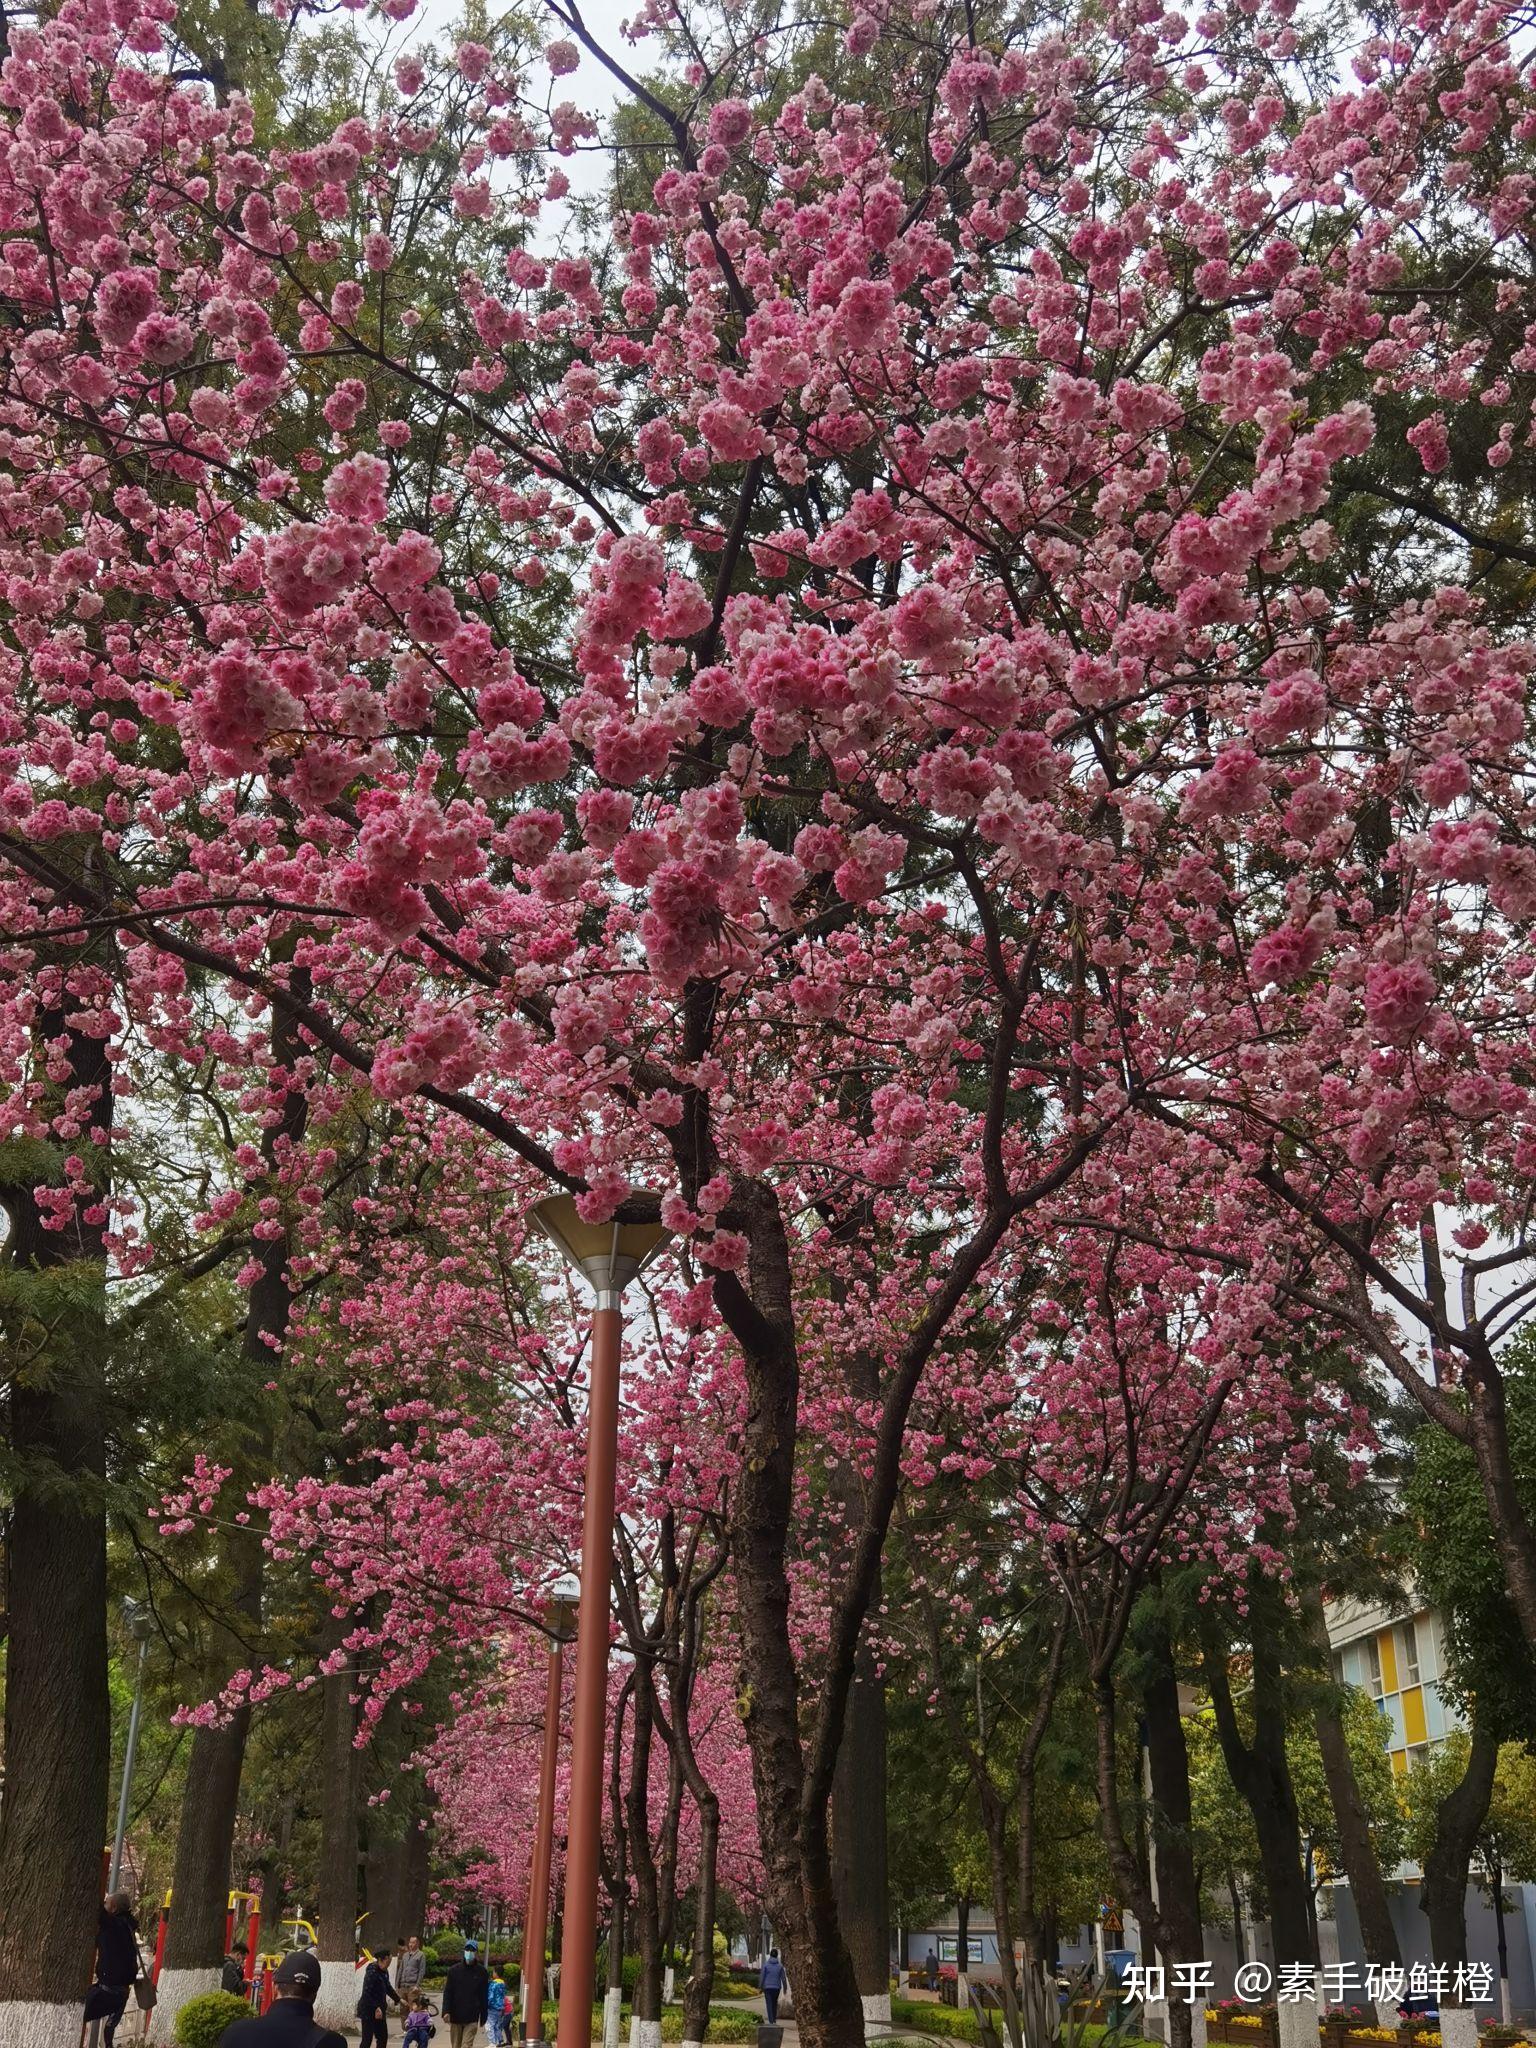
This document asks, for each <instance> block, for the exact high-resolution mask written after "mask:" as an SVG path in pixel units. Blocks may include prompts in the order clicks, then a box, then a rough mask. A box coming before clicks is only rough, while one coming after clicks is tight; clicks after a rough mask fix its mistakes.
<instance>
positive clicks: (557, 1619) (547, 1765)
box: [523, 1578, 581, 2042]
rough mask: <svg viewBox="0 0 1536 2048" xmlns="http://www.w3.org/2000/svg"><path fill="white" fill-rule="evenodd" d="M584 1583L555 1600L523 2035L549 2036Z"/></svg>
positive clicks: (571, 1584)
mask: <svg viewBox="0 0 1536 2048" xmlns="http://www.w3.org/2000/svg"><path fill="white" fill-rule="evenodd" d="M580 1590H581V1589H580V1586H579V1585H578V1583H577V1581H576V1580H575V1579H573V1578H564V1579H561V1580H559V1581H558V1583H557V1584H556V1586H555V1588H554V1592H553V1594H552V1596H551V1599H550V1603H549V1624H548V1626H549V1682H548V1684H547V1686H546V1688H545V1693H544V1753H543V1755H542V1757H541V1758H540V1760H539V1809H538V1816H537V1819H536V1820H535V1823H534V1838H533V1865H532V1868H531V1869H530V1871H529V1873H528V1911H527V1912H526V1913H525V1914H524V1916H523V2037H524V2039H525V2040H527V2041H531V2042H542V2041H543V2039H544V1939H545V1932H546V1930H547V1928H548V1926H549V1873H550V1866H551V1864H552V1863H553V1861H554V1846H555V1766H556V1763H557V1762H558V1761H559V1756H560V1696H561V1692H562V1689H563V1688H562V1680H563V1676H564V1672H563V1665H564V1652H565V1645H566V1644H567V1642H569V1640H570V1636H571V1626H572V1623H573V1622H574V1620H575V1617H576V1614H577V1612H578V1606H577V1596H578V1594H579V1593H580Z"/></svg>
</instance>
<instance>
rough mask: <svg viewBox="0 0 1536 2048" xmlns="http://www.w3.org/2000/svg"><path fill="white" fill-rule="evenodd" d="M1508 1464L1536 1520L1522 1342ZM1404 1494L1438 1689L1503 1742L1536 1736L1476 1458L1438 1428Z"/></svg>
mask: <svg viewBox="0 0 1536 2048" xmlns="http://www.w3.org/2000/svg"><path fill="white" fill-rule="evenodd" d="M1499 1363H1500V1366H1501V1368H1502V1370H1503V1373H1504V1394H1505V1403H1506V1407H1507V1411H1508V1427H1509V1441H1510V1453H1511V1462H1512V1463H1513V1466H1514V1470H1515V1474H1516V1481H1517V1484H1518V1486H1519V1489H1520V1494H1521V1499H1522V1504H1523V1506H1524V1508H1525V1512H1526V1514H1527V1515H1528V1516H1530V1517H1532V1518H1536V1349H1533V1344H1532V1341H1531V1340H1530V1339H1528V1338H1522V1339H1521V1340H1520V1341H1519V1342H1518V1343H1516V1344H1513V1345H1511V1346H1510V1347H1509V1349H1508V1350H1507V1351H1506V1352H1505V1353H1504V1355H1503V1357H1502V1358H1501V1359H1500V1361H1499ZM1414 1450H1415V1454H1416V1455H1415V1461H1414V1464H1413V1467H1412V1469H1411V1470H1410V1472H1409V1473H1408V1476H1407V1480H1406V1483H1405V1485H1404V1488H1403V1500H1404V1505H1405V1506H1406V1508H1407V1509H1408V1512H1409V1513H1410V1514H1411V1515H1412V1516H1413V1518H1414V1520H1415V1522H1416V1523H1417V1524H1418V1533H1419V1551H1418V1556H1417V1559H1416V1561H1415V1573H1416V1576H1417V1579H1418V1584H1419V1589H1420V1592H1421V1594H1422V1596H1423V1598H1424V1600H1425V1602H1426V1603H1427V1604H1428V1605H1430V1606H1432V1607H1435V1608H1438V1609H1439V1612H1440V1618H1441V1622H1442V1625H1443V1627H1444V1631H1445V1648H1446V1670H1445V1672H1444V1674H1443V1676H1442V1679H1441V1691H1442V1692H1443V1693H1444V1694H1445V1695H1446V1697H1447V1698H1448V1699H1449V1700H1450V1701H1451V1702H1452V1704H1453V1705H1454V1706H1456V1707H1457V1708H1458V1709H1459V1710H1460V1712H1461V1713H1462V1714H1463V1715H1464V1716H1465V1717H1466V1718H1467V1719H1468V1720H1471V1719H1472V1718H1473V1713H1472V1709H1473V1702H1474V1701H1475V1702H1476V1718H1477V1720H1478V1722H1479V1723H1480V1725H1482V1726H1484V1727H1487V1728H1489V1729H1491V1730H1492V1732H1493V1733H1495V1734H1496V1735H1498V1736H1499V1738H1500V1739H1501V1740H1504V1741H1516V1740H1527V1739H1530V1738H1532V1737H1536V1658H1533V1656H1532V1653H1531V1647H1530V1645H1529V1644H1528V1643H1527V1641H1526V1639H1525V1635H1524V1632H1523V1630H1522V1629H1521V1627H1520V1624H1519V1622H1518V1620H1517V1619H1516V1616H1515V1611H1514V1608H1513V1607H1512V1606H1511V1605H1510V1601H1509V1595H1508V1593H1507V1592H1506V1591H1505V1587H1504V1572H1503V1567H1502V1566H1501V1564H1500V1563H1499V1555H1498V1551H1497V1550H1496V1548H1495V1547H1494V1541H1493V1526H1492V1523H1491V1522H1490V1521H1489V1518H1488V1508H1487V1504H1486V1501H1485V1499H1484V1495H1483V1488H1482V1483H1481V1481H1480V1480H1479V1478H1478V1475H1477V1468H1476V1465H1475V1464H1474V1462H1473V1458H1472V1453H1471V1451H1470V1450H1469V1449H1468V1448H1467V1446H1466V1445H1465V1444H1461V1443H1458V1442H1457V1441H1456V1439H1455V1438H1454V1437H1452V1436H1450V1435H1448V1434H1447V1433H1446V1431H1445V1430H1443V1429H1439V1428H1426V1429H1422V1430H1420V1431H1419V1433H1418V1435H1417V1437H1416V1439H1415V1442H1414Z"/></svg>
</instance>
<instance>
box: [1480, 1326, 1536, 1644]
mask: <svg viewBox="0 0 1536 2048" xmlns="http://www.w3.org/2000/svg"><path fill="white" fill-rule="evenodd" d="M1464 1348H1466V1350H1467V1358H1466V1371H1465V1374H1464V1381H1463V1383H1464V1385H1465V1388H1466V1393H1467V1411H1466V1412H1467V1434H1468V1441H1469V1442H1470V1444H1471V1447H1472V1456H1473V1458H1474V1459H1475V1460H1476V1463H1477V1472H1478V1477H1479V1479H1481V1481H1482V1485H1483V1499H1484V1501H1485V1502H1486V1503H1487V1507H1488V1519H1489V1522H1490V1523H1491V1524H1492V1527H1493V1541H1494V1547H1495V1549H1496V1550H1497V1551H1498V1554H1499V1563H1500V1565H1501V1566H1502V1567H1503V1572H1504V1584H1505V1586H1506V1588H1507V1589H1508V1592H1509V1600H1510V1605H1511V1606H1512V1607H1513V1608H1514V1610H1515V1613H1516V1615H1517V1616H1518V1617H1519V1621H1520V1626H1521V1628H1522V1629H1523V1630H1524V1632H1525V1639H1526V1641H1527V1642H1528V1643H1529V1644H1530V1646H1531V1648H1532V1650H1533V1651H1536V1529H1533V1528H1532V1526H1531V1519H1530V1516H1529V1515H1528V1514H1527V1513H1526V1509H1525V1502H1524V1499H1523V1498H1522V1495H1521V1489H1520V1483H1519V1480H1518V1478H1517V1476H1516V1473H1515V1467H1514V1460H1513V1458H1512V1457H1511V1455H1510V1448H1509V1417H1508V1414H1507V1412H1506V1404H1505V1399H1504V1379H1503V1375H1502V1373H1501V1372H1500V1371H1499V1367H1498V1363H1497V1361H1496V1360H1495V1358H1494V1356H1493V1353H1492V1352H1491V1350H1489V1349H1488V1347H1487V1346H1486V1345H1478V1346H1472V1347H1464Z"/></svg>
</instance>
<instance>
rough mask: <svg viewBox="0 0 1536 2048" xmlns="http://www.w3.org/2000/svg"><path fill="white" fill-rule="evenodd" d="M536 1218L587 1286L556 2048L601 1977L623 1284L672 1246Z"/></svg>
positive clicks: (576, 2047) (569, 2034)
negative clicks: (587, 1380)
mask: <svg viewBox="0 0 1536 2048" xmlns="http://www.w3.org/2000/svg"><path fill="white" fill-rule="evenodd" d="M533 1220H534V1221H535V1222H536V1223H537V1224H538V1225H539V1227H540V1229H541V1230H543V1231H544V1232H545V1234H546V1235H547V1236H548V1237H550V1238H552V1239H553V1241H554V1243H555V1244H556V1245H557V1246H558V1247H559V1250H560V1252H561V1254H562V1256H563V1257H564V1258H565V1259H566V1260H567V1261H568V1263H569V1264H570V1265H572V1266H573V1267H575V1269H576V1270H577V1272H579V1273H581V1274H582V1275H584V1277H585V1278H586V1279H587V1280H588V1282H589V1283H590V1284H591V1287H592V1290H593V1295H594V1297H595V1305H594V1314H593V1318H592V1373H591V1384H590V1388H589V1391H588V1395H587V1465H586V1480H585V1485H584V1491H583V1501H582V1520H581V1608H580V1614H579V1618H578V1622H577V1632H576V1684H575V1690H574V1698H573V1701H572V1708H571V1796H570V1803H569V1809H568V1812H567V1815H566V1845H565V1931H564V1938H563V1940H562V1942H561V1947H560V2025H559V2030H558V2033H557V2036H556V2039H557V2048H588V2043H589V2041H590V2039H591V2031H592V1995H593V1989H594V1986H595V1982H596V1977H597V1893H598V1861H599V1855H600V1851H601V1846H602V1827H603V1740H604V1735H605V1733H606V1730H607V1724H608V1595H609V1591H610V1587H611V1575H612V1569H613V1515H614V1480H615V1475H616V1472H617V1468H618V1456H619V1355H620V1350H621V1346H622V1337H623V1327H624V1317H623V1311H622V1309H621V1308H620V1305H619V1304H620V1300H621V1298H622V1296H623V1293H624V1289H625V1288H626V1287H627V1286H628V1285H629V1283H630V1281H631V1280H633V1279H635V1278H636V1276H637V1275H638V1274H639V1273H640V1271H641V1269H642V1268H643V1267H644V1266H646V1265H648V1264H649V1262H650V1261H651V1260H652V1259H653V1258H654V1257H655V1255H656V1253H657V1252H658V1251H660V1249H661V1247H662V1245H663V1244H664V1243H665V1242H666V1238H667V1233H666V1231H665V1230H664V1229H663V1228H662V1226H661V1225H660V1224H659V1223H601V1224H598V1223H585V1222H583V1220H582V1218H581V1217H580V1216H579V1215H578V1213H577V1210H576V1202H575V1198H574V1197H573V1196H571V1195H551V1196H549V1197H548V1198H547V1199H546V1200H545V1201H542V1202H540V1203H539V1204H538V1205H537V1206H536V1207H535V1208H534V1210H533Z"/></svg>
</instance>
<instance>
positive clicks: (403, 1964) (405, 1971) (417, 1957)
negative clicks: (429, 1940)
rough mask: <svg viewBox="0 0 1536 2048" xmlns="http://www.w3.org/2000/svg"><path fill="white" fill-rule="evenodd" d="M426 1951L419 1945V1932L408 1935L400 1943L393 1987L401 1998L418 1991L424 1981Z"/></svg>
mask: <svg viewBox="0 0 1536 2048" xmlns="http://www.w3.org/2000/svg"><path fill="white" fill-rule="evenodd" d="M426 1975H427V1952H426V1950H425V1949H424V1948H423V1947H422V1945H421V1936H420V1935H419V1934H412V1935H408V1936H407V1937H406V1939H405V1940H404V1941H403V1942H402V1943H401V1944H400V1957H399V1961H398V1962H397V1963H396V1965H395V1989H396V1990H397V1991H398V1992H399V1994H400V1996H401V1997H402V1998H406V1997H409V1995H410V1994H411V1992H413V1991H419V1990H420V1989H421V1987H422V1985H423V1983H425V1981H426Z"/></svg>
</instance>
